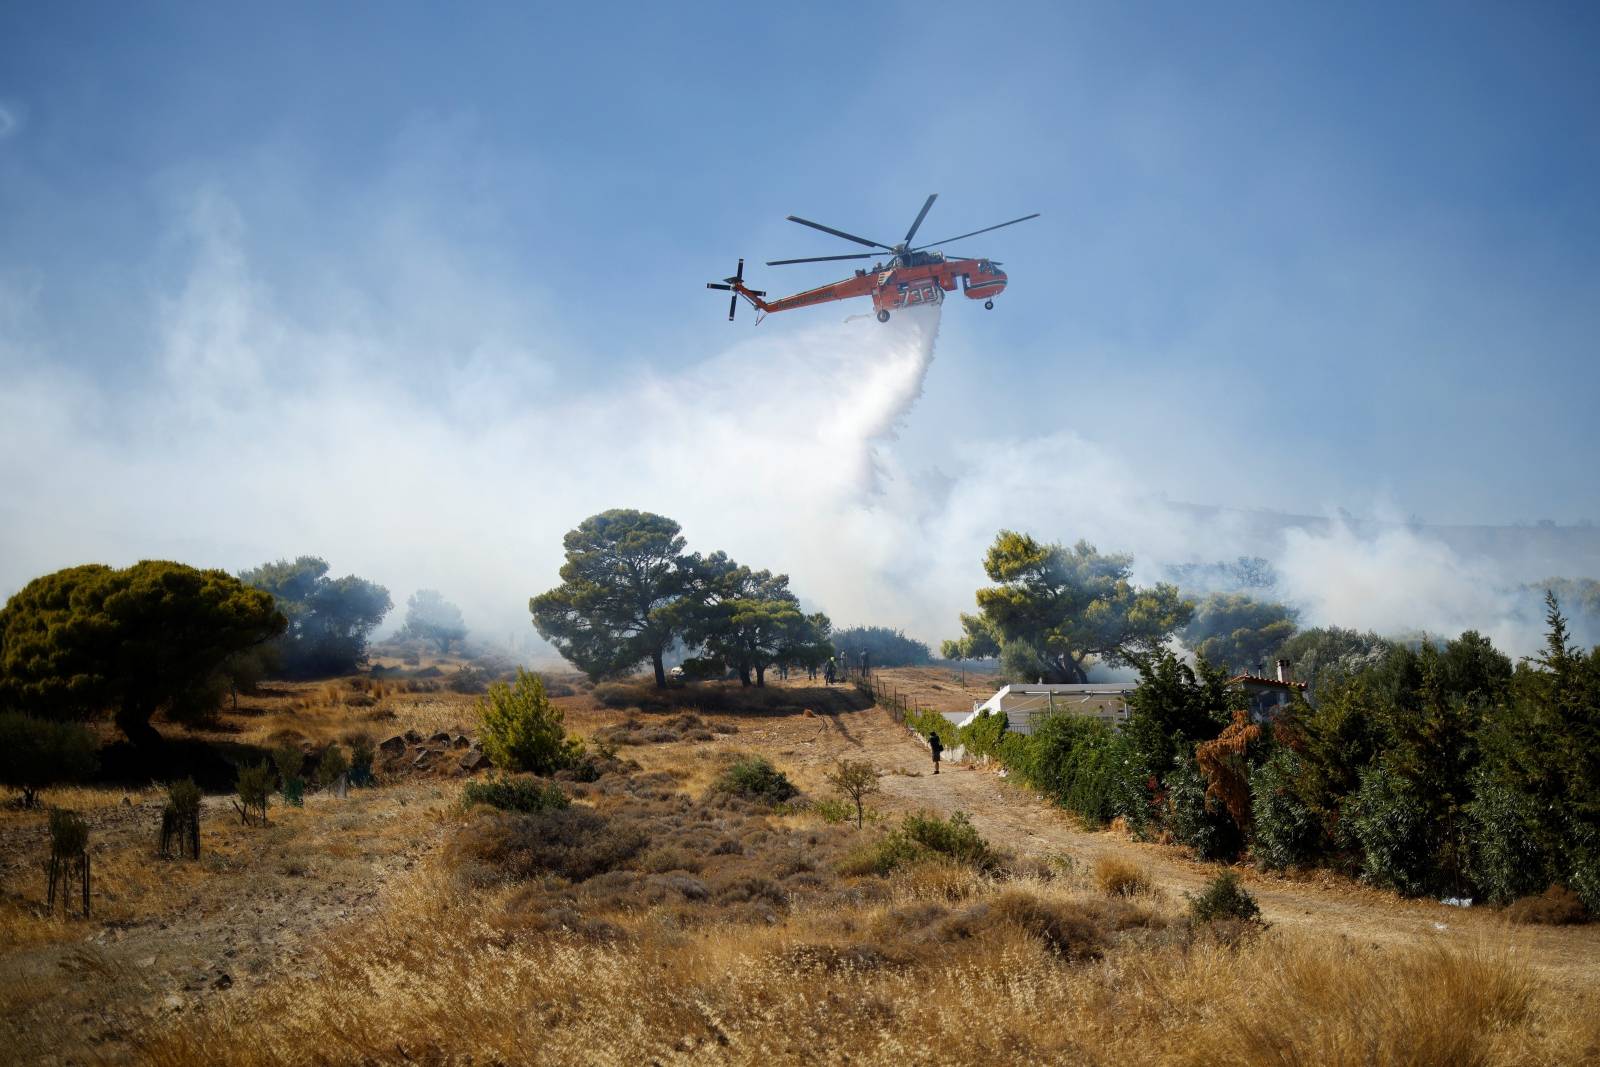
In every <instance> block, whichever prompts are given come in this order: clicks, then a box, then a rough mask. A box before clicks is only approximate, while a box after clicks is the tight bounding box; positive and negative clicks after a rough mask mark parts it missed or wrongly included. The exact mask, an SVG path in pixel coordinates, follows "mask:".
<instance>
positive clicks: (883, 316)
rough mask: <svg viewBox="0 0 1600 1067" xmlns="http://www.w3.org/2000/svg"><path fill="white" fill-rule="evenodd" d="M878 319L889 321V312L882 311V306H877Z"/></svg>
mask: <svg viewBox="0 0 1600 1067" xmlns="http://www.w3.org/2000/svg"><path fill="white" fill-rule="evenodd" d="M878 321H879V322H888V321H889V313H888V312H887V311H884V310H883V309H882V308H879V309H878Z"/></svg>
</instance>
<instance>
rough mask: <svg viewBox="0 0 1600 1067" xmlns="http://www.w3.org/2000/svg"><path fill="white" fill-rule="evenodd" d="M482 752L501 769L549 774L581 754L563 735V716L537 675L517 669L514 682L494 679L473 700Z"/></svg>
mask: <svg viewBox="0 0 1600 1067" xmlns="http://www.w3.org/2000/svg"><path fill="white" fill-rule="evenodd" d="M478 722H479V727H480V729H479V737H480V739H481V742H482V744H483V751H484V754H485V755H487V756H488V757H489V762H491V763H493V764H494V765H495V767H496V768H498V769H499V770H501V771H527V772H529V773H531V774H544V775H547V774H552V773H554V772H555V771H558V770H560V769H562V768H563V767H567V766H570V765H571V764H572V763H574V762H575V761H576V760H577V759H578V757H579V756H580V755H581V754H582V752H583V744H582V742H580V741H577V740H575V739H572V738H569V737H567V729H566V726H565V716H564V715H563V714H562V712H561V709H560V708H558V707H556V706H555V705H554V704H552V703H550V698H549V697H548V696H546V695H545V691H544V681H543V679H541V678H540V677H539V676H538V675H537V674H533V673H532V672H530V671H525V670H523V669H522V668H520V667H519V668H517V680H516V682H515V684H512V685H507V684H506V683H505V682H496V683H495V684H494V685H491V686H490V687H489V692H488V694H487V695H486V696H485V697H484V698H483V700H482V701H480V702H479V704H478Z"/></svg>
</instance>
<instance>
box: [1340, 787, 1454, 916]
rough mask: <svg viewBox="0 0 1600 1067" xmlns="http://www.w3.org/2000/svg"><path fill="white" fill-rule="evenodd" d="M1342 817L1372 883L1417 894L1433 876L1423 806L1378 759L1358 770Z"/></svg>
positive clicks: (1425, 814) (1430, 850)
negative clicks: (1357, 779) (1357, 780)
mask: <svg viewBox="0 0 1600 1067" xmlns="http://www.w3.org/2000/svg"><path fill="white" fill-rule="evenodd" d="M1345 823H1346V825H1347V826H1348V828H1349V833H1350V836H1351V837H1352V838H1353V839H1354V840H1355V842H1356V843H1357V844H1358V845H1359V846H1360V848H1361V873H1362V876H1363V877H1364V878H1366V880H1367V881H1369V882H1371V883H1372V884H1373V885H1379V886H1383V887H1385V888H1388V889H1393V890H1395V891H1396V892H1397V893H1401V894H1404V895H1405V896H1420V895H1421V894H1423V893H1425V892H1427V890H1428V887H1429V884H1430V882H1431V881H1432V875H1433V871H1432V849H1431V843H1430V834H1429V824H1428V818H1427V812H1426V811H1425V810H1424V809H1423V807H1422V805H1421V804H1419V803H1418V802H1417V799H1416V797H1415V796H1414V795H1413V794H1412V792H1411V790H1410V788H1409V783H1408V782H1406V780H1405V779H1404V778H1402V777H1400V776H1399V775H1397V774H1394V773H1392V772H1391V771H1389V770H1388V769H1387V768H1386V767H1383V766H1382V765H1379V766H1377V767H1373V768H1371V769H1370V770H1367V771H1365V772H1363V773H1362V775H1361V787H1360V788H1359V789H1358V790H1357V791H1356V794H1355V796H1353V797H1351V798H1350V800H1349V802H1348V803H1347V805H1346V819H1345Z"/></svg>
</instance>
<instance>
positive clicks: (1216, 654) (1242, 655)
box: [1181, 593, 1298, 671]
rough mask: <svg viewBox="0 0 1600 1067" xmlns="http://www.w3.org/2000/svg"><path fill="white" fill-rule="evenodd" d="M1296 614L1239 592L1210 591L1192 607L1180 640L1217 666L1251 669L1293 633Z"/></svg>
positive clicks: (1284, 607)
mask: <svg viewBox="0 0 1600 1067" xmlns="http://www.w3.org/2000/svg"><path fill="white" fill-rule="evenodd" d="M1297 618H1298V613H1297V612H1296V611H1295V610H1294V609H1293V608H1290V607H1288V606H1286V605H1284V604H1276V603H1273V602H1272V601H1268V600H1257V599H1256V598H1254V597H1251V596H1246V595H1244V594H1242V593H1212V594H1211V595H1210V596H1207V597H1206V598H1205V599H1203V600H1201V601H1200V603H1199V604H1198V605H1196V607H1195V612H1194V618H1192V619H1190V620H1189V624H1188V625H1187V626H1185V627H1184V628H1183V631H1182V633H1181V636H1182V637H1183V643H1184V644H1186V645H1188V646H1189V648H1191V649H1193V650H1194V653H1195V654H1196V655H1197V656H1203V657H1204V658H1205V659H1206V660H1207V661H1209V662H1210V663H1213V664H1215V665H1216V666H1219V667H1226V668H1232V669H1233V670H1235V671H1253V670H1255V669H1256V667H1257V666H1258V665H1262V664H1265V663H1267V662H1268V661H1269V660H1271V659H1273V658H1275V656H1276V653H1277V651H1278V649H1279V648H1280V647H1281V646H1282V645H1283V643H1284V642H1285V641H1287V640H1288V639H1289V638H1290V637H1292V636H1294V632H1295V622H1296V619H1297Z"/></svg>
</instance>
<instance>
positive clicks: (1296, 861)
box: [1250, 748, 1320, 871]
mask: <svg viewBox="0 0 1600 1067" xmlns="http://www.w3.org/2000/svg"><path fill="white" fill-rule="evenodd" d="M1299 764H1300V757H1299V756H1297V755H1295V754H1294V752H1293V751H1292V750H1291V749H1287V748H1280V749H1278V750H1277V751H1276V752H1274V753H1273V754H1272V755H1271V756H1270V757H1268V758H1267V760H1266V762H1265V763H1262V764H1261V765H1260V766H1259V767H1257V768H1256V769H1255V771H1254V772H1253V773H1252V774H1251V775H1250V807H1251V810H1252V812H1253V814H1254V816H1255V837H1254V839H1253V841H1252V842H1251V845H1250V854H1251V856H1252V857H1253V858H1254V859H1255V861H1256V862H1257V863H1259V864H1260V865H1261V866H1263V867H1265V868H1267V869H1268V870H1274V871H1281V870H1285V869H1286V868H1289V867H1294V866H1298V865H1300V864H1302V863H1305V862H1307V861H1308V860H1310V859H1311V857H1312V854H1313V852H1314V850H1315V848H1316V844H1317V836H1318V831H1319V829H1320V828H1319V826H1318V824H1317V819H1316V816H1315V815H1314V814H1313V813H1312V811H1311V809H1310V808H1308V807H1307V806H1306V804H1305V802H1304V801H1302V800H1301V799H1300V797H1299V795H1298V794H1297V793H1296V792H1295V788H1294V779H1295V775H1296V774H1297V773H1298V769H1299Z"/></svg>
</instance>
